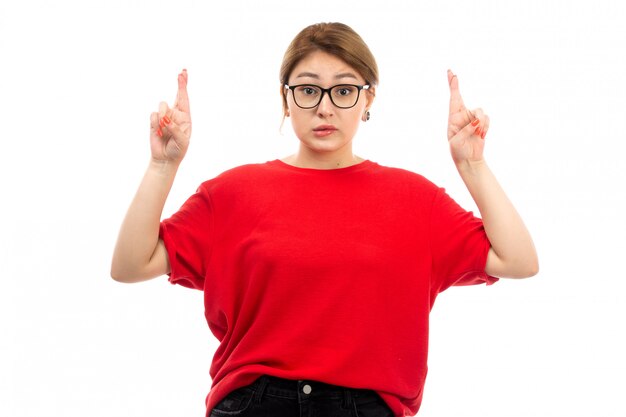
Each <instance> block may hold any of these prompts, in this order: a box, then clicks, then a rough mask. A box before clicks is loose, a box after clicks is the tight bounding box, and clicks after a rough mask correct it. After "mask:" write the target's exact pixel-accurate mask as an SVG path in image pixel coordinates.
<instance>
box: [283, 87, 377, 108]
mask: <svg viewBox="0 0 626 417" xmlns="http://www.w3.org/2000/svg"><path fill="white" fill-rule="evenodd" d="M285 88H287V89H289V90H291V92H292V93H293V101H294V102H295V103H296V105H297V106H298V107H300V108H301V109H312V108H313V107H317V106H318V105H319V104H320V102H321V101H322V97H324V93H326V94H328V97H330V101H331V102H332V103H333V104H334V105H335V106H336V107H339V108H340V109H349V108H350V107H354V106H355V105H356V103H357V102H358V101H359V95H360V94H361V90H368V89H369V88H370V86H369V85H368V84H366V85H354V84H338V85H334V86H332V87H330V88H322V87H320V86H319V85H314V84H299V85H287V84H285Z"/></svg>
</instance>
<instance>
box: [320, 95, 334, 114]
mask: <svg viewBox="0 0 626 417" xmlns="http://www.w3.org/2000/svg"><path fill="white" fill-rule="evenodd" d="M334 111H335V105H334V104H333V102H332V101H331V100H330V93H328V92H327V91H324V92H323V93H322V100H321V101H320V104H318V105H317V115H318V116H320V117H328V116H332V114H333V113H334Z"/></svg>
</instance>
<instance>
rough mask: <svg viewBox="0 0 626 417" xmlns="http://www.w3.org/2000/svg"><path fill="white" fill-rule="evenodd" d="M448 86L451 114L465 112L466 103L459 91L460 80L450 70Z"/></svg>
mask: <svg viewBox="0 0 626 417" xmlns="http://www.w3.org/2000/svg"><path fill="white" fill-rule="evenodd" d="M448 85H449V86H450V114H454V113H458V112H462V111H465V103H463V98H461V92H460V91H459V79H458V78H457V76H456V75H455V74H454V73H453V72H452V71H451V70H448Z"/></svg>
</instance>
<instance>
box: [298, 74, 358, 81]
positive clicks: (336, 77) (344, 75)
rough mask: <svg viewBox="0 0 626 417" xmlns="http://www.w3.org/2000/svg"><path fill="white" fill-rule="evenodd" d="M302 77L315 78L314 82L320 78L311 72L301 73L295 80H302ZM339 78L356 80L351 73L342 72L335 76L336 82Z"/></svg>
mask: <svg viewBox="0 0 626 417" xmlns="http://www.w3.org/2000/svg"><path fill="white" fill-rule="evenodd" d="M304 77H309V78H315V79H316V80H319V79H320V76H319V75H317V74H315V73H313V72H301V73H300V74H298V76H297V77H296V78H304ZM340 78H354V79H355V80H356V79H357V77H356V75H354V74H353V73H351V72H342V73H341V74H337V75H335V79H336V80H338V79H340Z"/></svg>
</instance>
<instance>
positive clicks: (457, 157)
mask: <svg viewBox="0 0 626 417" xmlns="http://www.w3.org/2000/svg"><path fill="white" fill-rule="evenodd" d="M448 84H449V85H450V115H449V116H448V143H449V144H450V153H451V154H452V159H453V160H454V163H455V164H457V165H458V164H460V163H464V162H479V161H482V160H483V149H484V147H485V135H486V134H487V130H489V116H487V115H486V114H485V113H484V112H483V110H482V109H481V108H477V109H474V110H471V111H470V110H468V109H467V108H466V107H465V104H464V103H463V98H462V97H461V93H460V92H459V80H458V78H457V76H456V75H455V74H454V73H452V71H450V70H448Z"/></svg>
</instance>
